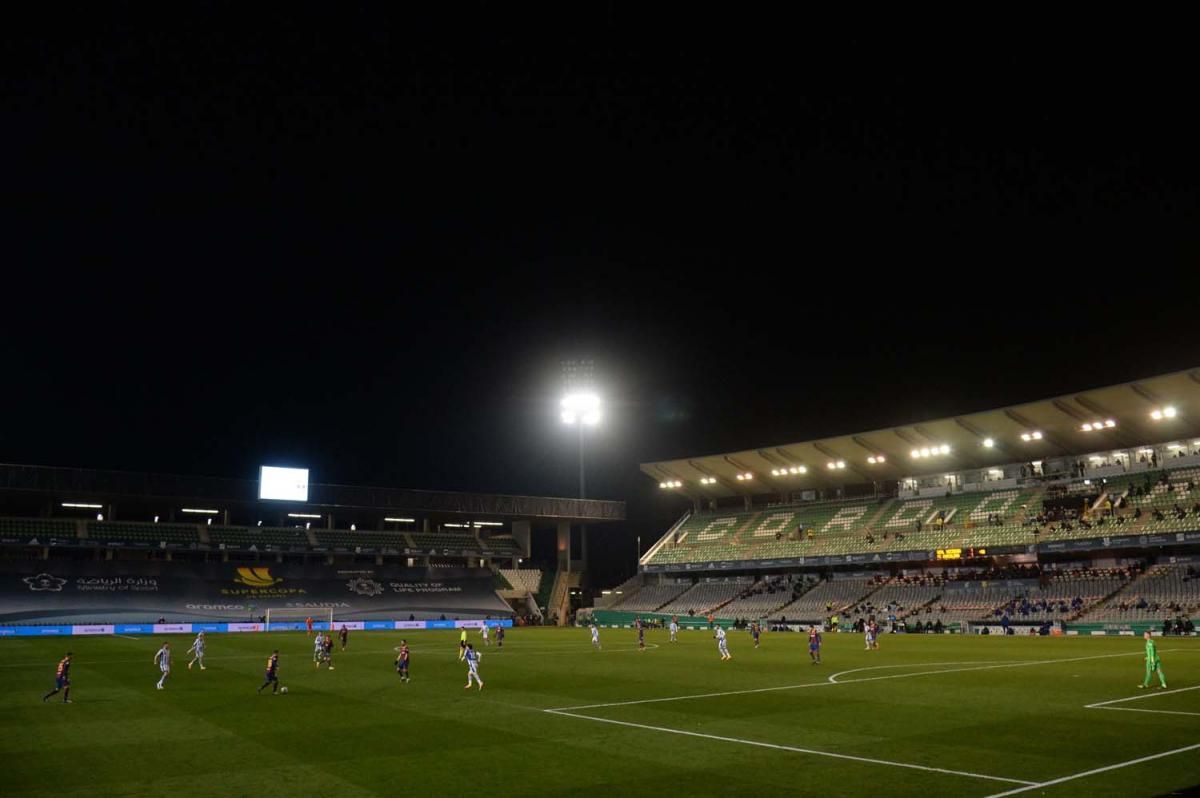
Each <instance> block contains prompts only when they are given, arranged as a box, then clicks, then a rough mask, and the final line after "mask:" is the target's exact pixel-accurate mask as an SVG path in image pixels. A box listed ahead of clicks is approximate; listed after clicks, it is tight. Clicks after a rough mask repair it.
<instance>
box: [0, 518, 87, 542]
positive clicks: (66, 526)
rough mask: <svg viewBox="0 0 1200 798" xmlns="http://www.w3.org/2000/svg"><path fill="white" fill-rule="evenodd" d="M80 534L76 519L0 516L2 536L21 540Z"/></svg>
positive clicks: (61, 537) (66, 536) (67, 537)
mask: <svg viewBox="0 0 1200 798" xmlns="http://www.w3.org/2000/svg"><path fill="white" fill-rule="evenodd" d="M77 535H78V525H77V524H76V523H75V522H74V521H59V520H51V519H47V518H0V538H5V539H10V538H11V539H14V540H18V541H21V542H25V541H27V540H32V539H34V538H40V539H45V538H57V539H70V538H74V537H76V536H77Z"/></svg>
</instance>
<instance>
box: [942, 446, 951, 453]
mask: <svg viewBox="0 0 1200 798" xmlns="http://www.w3.org/2000/svg"><path fill="white" fill-rule="evenodd" d="M942 454H950V444H948V443H943V444H942Z"/></svg>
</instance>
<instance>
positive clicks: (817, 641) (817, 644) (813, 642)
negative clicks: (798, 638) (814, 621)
mask: <svg viewBox="0 0 1200 798" xmlns="http://www.w3.org/2000/svg"><path fill="white" fill-rule="evenodd" d="M808 656H809V658H810V659H811V660H812V664H813V665H820V664H821V633H820V632H818V631H817V627H815V626H810V627H808Z"/></svg>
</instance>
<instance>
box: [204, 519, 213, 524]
mask: <svg viewBox="0 0 1200 798" xmlns="http://www.w3.org/2000/svg"><path fill="white" fill-rule="evenodd" d="M204 523H206V524H208V525H209V526H212V519H211V518H206V519H204Z"/></svg>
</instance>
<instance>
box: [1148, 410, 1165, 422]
mask: <svg viewBox="0 0 1200 798" xmlns="http://www.w3.org/2000/svg"><path fill="white" fill-rule="evenodd" d="M1162 417H1163V415H1162V411H1161V410H1152V411H1150V418H1152V419H1154V420H1155V421H1162Z"/></svg>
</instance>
